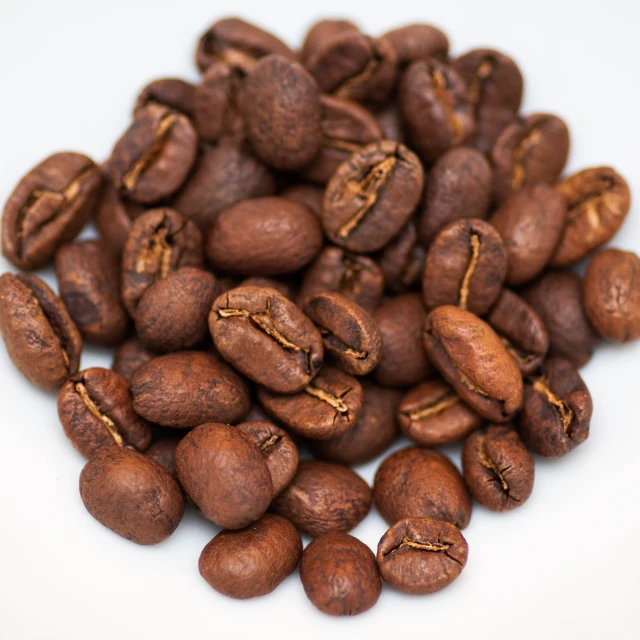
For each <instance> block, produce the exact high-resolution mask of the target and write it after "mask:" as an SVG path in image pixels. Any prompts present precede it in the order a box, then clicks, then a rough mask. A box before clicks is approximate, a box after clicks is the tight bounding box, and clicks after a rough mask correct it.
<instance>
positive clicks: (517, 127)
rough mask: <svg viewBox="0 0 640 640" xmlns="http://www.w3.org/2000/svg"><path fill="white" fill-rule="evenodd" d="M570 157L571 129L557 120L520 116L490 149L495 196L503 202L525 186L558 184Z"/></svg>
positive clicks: (543, 116) (538, 116)
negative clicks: (557, 181)
mask: <svg viewBox="0 0 640 640" xmlns="http://www.w3.org/2000/svg"><path fill="white" fill-rule="evenodd" d="M568 155H569V130H568V129H567V125H566V124H565V123H564V122H563V121H562V120H561V119H560V118H558V117H556V116H552V115H548V114H545V113H537V114H534V115H531V116H527V117H518V118H516V120H515V121H514V122H513V123H512V124H510V125H509V126H508V127H507V128H506V129H505V130H504V131H503V132H502V133H501V134H500V136H499V137H498V139H497V140H496V142H495V144H494V145H493V149H492V150H491V158H490V159H491V162H492V164H493V167H494V194H495V198H496V200H498V201H499V202H501V201H502V200H504V199H505V198H507V197H508V196H510V195H511V194H512V193H513V192H514V191H517V190H518V189H522V187H532V186H534V185H536V184H539V183H546V184H555V182H556V180H557V179H558V177H559V176H560V174H561V173H562V169H563V168H564V165H565V163H566V162H567V156H568Z"/></svg>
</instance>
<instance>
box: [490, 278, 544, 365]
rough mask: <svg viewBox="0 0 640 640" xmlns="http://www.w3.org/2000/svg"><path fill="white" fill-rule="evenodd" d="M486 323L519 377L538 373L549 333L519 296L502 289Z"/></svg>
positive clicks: (538, 317)
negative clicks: (516, 369)
mask: <svg viewBox="0 0 640 640" xmlns="http://www.w3.org/2000/svg"><path fill="white" fill-rule="evenodd" d="M487 322H488V323H489V325H490V326H491V328H492V329H493V330H494V331H495V332H496V333H497V334H498V336H499V337H500V339H501V340H502V342H503V344H504V346H505V347H506V349H507V351H508V352H509V353H510V354H511V355H512V356H513V359H514V360H515V361H516V364H517V365H518V368H519V369H520V371H521V372H522V375H525V376H528V375H531V374H532V373H534V372H535V371H537V370H538V369H539V368H540V365H541V364H542V363H543V361H544V358H545V356H546V355H547V351H548V350H549V334H548V332H547V329H546V327H545V326H544V322H543V321H542V319H541V318H540V316H539V315H538V314H537V313H536V312H535V311H534V310H533V307H531V306H530V305H528V304H527V303H526V302H525V301H524V300H523V299H522V298H521V297H520V296H517V295H516V294H515V293H513V291H509V289H503V290H502V293H501V294H500V297H499V298H498V301H497V302H496V303H495V305H494V306H493V309H491V312H490V313H489V315H488V316H487Z"/></svg>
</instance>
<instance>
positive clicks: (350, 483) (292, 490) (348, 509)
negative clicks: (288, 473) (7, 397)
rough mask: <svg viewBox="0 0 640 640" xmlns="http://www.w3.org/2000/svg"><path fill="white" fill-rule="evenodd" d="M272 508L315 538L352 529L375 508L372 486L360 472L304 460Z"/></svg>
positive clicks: (326, 463)
mask: <svg viewBox="0 0 640 640" xmlns="http://www.w3.org/2000/svg"><path fill="white" fill-rule="evenodd" d="M271 508H272V509H273V510H274V511H275V513H277V514H278V515H281V516H284V517H285V518H287V519H288V520H291V522H293V524H295V525H296V528H297V529H298V531H300V532H301V533H304V534H306V535H308V536H311V537H312V538H316V537H317V536H321V535H322V534H324V533H332V532H346V531H351V529H353V528H354V527H355V526H356V525H357V524H359V523H360V522H361V521H362V520H364V518H365V516H366V515H367V513H369V509H371V489H370V488H369V485H367V483H366V482H365V481H364V480H363V479H362V478H361V477H360V476H359V475H357V474H356V473H354V472H353V471H351V469H347V468H346V467H341V466H340V465H337V464H329V463H328V462H318V461H317V460H302V461H301V462H300V465H299V466H298V472H297V473H296V476H295V478H294V479H293V481H292V482H291V484H290V485H289V486H288V487H287V488H286V489H285V490H284V491H283V492H282V493H281V494H280V495H279V496H278V497H277V498H276V499H275V500H274V501H273V504H272V505H271Z"/></svg>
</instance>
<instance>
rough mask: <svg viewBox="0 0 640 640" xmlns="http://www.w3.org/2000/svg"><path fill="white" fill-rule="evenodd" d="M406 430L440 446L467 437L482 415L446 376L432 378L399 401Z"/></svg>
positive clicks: (421, 442) (421, 440)
mask: <svg viewBox="0 0 640 640" xmlns="http://www.w3.org/2000/svg"><path fill="white" fill-rule="evenodd" d="M397 417H398V424H399V425H400V428H401V429H402V432H403V433H404V434H405V435H406V436H407V438H409V440H412V441H413V442H415V443H416V444H418V445H420V446H423V447H439V446H441V445H443V444H449V443H450V442H455V441H456V440H460V439H462V438H464V437H465V436H466V435H467V434H469V433H471V431H473V430H474V429H477V428H478V427H480V426H481V425H482V423H483V420H482V418H481V417H480V416H479V415H478V414H477V413H476V412H475V411H474V410H473V409H471V408H470V407H468V406H467V405H466V404H464V402H462V400H460V398H459V397H458V396H457V395H456V392H455V391H454V390H453V389H452V388H451V387H450V386H449V385H448V384H447V383H446V382H443V381H442V380H429V381H427V382H423V383H421V384H419V385H418V386H417V387H414V388H413V389H411V390H410V391H408V392H407V393H406V394H405V396H404V397H403V398H402V400H401V402H400V404H399V405H398V411H397Z"/></svg>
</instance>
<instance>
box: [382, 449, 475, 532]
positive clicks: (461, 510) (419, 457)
mask: <svg viewBox="0 0 640 640" xmlns="http://www.w3.org/2000/svg"><path fill="white" fill-rule="evenodd" d="M373 498H374V500H375V502H376V506H377V507H378V511H380V515H381V516H382V517H383V518H384V519H385V520H386V521H387V522H389V523H390V524H393V523H395V522H398V521H399V520H402V518H408V517H410V516H418V517H421V518H435V519H436V520H446V521H447V522H450V523H451V524H455V525H456V527H458V528H459V529H464V528H465V527H466V526H467V525H468V524H469V520H470V519H471V497H470V496H469V494H468V493H467V489H466V487H465V486H464V481H463V480H462V476H461V475H460V472H459V471H458V470H457V469H456V467H455V466H454V465H453V463H452V462H451V461H450V460H449V458H447V457H446V456H443V455H442V454H441V453H438V452H437V451H433V450H432V449H418V448H417V447H409V448H407V449H401V450H400V451H396V452H395V453H392V454H391V455H390V456H388V457H387V458H385V460H384V461H383V462H382V464H381V465H380V467H379V468H378V471H377V472H376V477H375V480H374V485H373Z"/></svg>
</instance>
